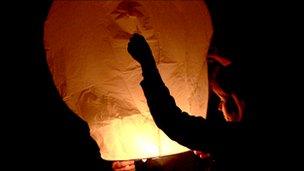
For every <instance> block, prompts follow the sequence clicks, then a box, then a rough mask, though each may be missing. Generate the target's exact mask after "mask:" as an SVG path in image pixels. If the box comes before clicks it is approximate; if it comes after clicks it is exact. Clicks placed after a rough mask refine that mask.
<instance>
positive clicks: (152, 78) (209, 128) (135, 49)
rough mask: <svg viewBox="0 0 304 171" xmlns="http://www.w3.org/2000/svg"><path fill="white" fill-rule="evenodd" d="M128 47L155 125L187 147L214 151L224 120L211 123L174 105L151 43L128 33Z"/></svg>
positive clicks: (220, 136)
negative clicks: (138, 71) (129, 36)
mask: <svg viewBox="0 0 304 171" xmlns="http://www.w3.org/2000/svg"><path fill="white" fill-rule="evenodd" d="M128 51H129V53H130V54H131V55H132V57H133V58H134V59H135V60H136V61H138V62H139V63H140V64H141V67H142V74H143V77H144V79H143V81H142V82H141V83H140V84H141V86H142V89H143V91H144V94H145V97H146V99H147V103H148V106H149V109H150V112H151V114H152V117H153V119H154V121H155V123H156V125H157V126H158V127H159V128H160V129H162V130H163V131H164V132H165V133H166V135H168V136H169V137H170V138H171V139H173V140H174V141H177V142H178V143H180V144H182V145H184V146H187V147H188V148H190V149H194V150H202V151H211V150H212V151H213V149H214V148H217V147H213V146H214V145H216V144H219V142H220V141H223V139H224V138H225V134H226V131H228V130H229V129H227V128H229V126H228V125H227V123H226V122H223V123H222V124H212V123H210V122H209V121H207V120H205V119H204V118H203V117H196V116H191V115H189V114H187V113H186V112H183V111H182V110H181V109H180V108H179V107H178V106H177V105H176V103H175V100H174V98H173V97H172V96H171V95H170V92H169V90H168V88H167V87H166V86H165V84H164V82H163V81H162V79H161V76H160V74H159V72H158V69H157V66H156V63H155V61H154V58H153V55H152V52H151V50H150V47H149V45H148V44H147V42H146V41H145V39H144V38H143V37H142V36H140V35H138V34H135V35H134V36H133V37H131V39H130V42H129V45H128ZM223 128H225V129H223ZM227 135H228V134H227Z"/></svg>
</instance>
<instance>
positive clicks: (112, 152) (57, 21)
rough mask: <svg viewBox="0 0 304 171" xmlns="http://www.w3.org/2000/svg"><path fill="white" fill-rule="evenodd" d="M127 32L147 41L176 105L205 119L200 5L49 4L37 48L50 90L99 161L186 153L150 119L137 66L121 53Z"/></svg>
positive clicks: (205, 28)
mask: <svg viewBox="0 0 304 171" xmlns="http://www.w3.org/2000/svg"><path fill="white" fill-rule="evenodd" d="M135 32H137V33H140V34H142V35H144V36H145V38H146V39H147V41H148V43H149V45H150V47H151V49H152V51H153V54H154V56H155V59H156V62H157V66H158V68H159V71H160V73H161V75H162V78H163V80H164V82H165V84H166V85H167V86H168V88H169V89H170V92H171V95H172V96H173V97H174V98H175V100H176V103H177V105H178V106H179V107H180V108H181V109H182V110H183V111H186V112H188V113H190V114H193V115H194V114H195V115H197V116H203V117H205V113H206V109H207V101H208V78H207V65H206V54H207V50H208V47H209V42H210V38H211V35H212V26H211V19H210V16H209V13H208V10H207V8H206V5H205V4H204V3H203V1H200V0H199V1H195V0H187V1H182V0H176V1H173V0H172V1H170V0H168V1H155V0H150V1H149V0H139V1H136V0H124V1H122V0H113V1H110V0H107V1H103V0H100V1H99V0H98V1H73V0H71V1H68V0H65V1H60V0H56V1H54V2H53V5H52V7H51V10H50V13H49V16H48V19H47V22H46V24H45V49H46V52H47V58H48V64H49V68H50V70H51V73H52V75H53V79H54V81H55V84H56V87H57V88H58V91H59V92H60V94H61V96H62V98H63V99H64V101H65V102H66V103H67V104H68V106H69V107H70V108H71V109H72V110H73V111H74V112H75V113H76V114H77V115H79V116H80V117H81V118H82V119H83V120H85V121H86V122H87V123H88V125H89V127H90V133H91V136H92V137H93V138H94V139H95V141H96V142H97V144H98V146H99V148H100V152H101V156H102V157H103V158H104V159H106V160H127V159H140V158H149V157H157V156H163V155H170V154H175V153H180V152H185V151H187V150H189V149H188V148H186V147H184V146H182V145H179V144H178V143H177V142H175V141H172V140H170V139H169V138H168V137H167V136H166V135H165V134H164V133H163V132H162V131H161V130H159V129H158V128H157V126H156V125H155V123H154V122H153V119H152V116H151V115H150V113H149V108H148V106H147V103H146V99H145V97H144V94H143V91H142V89H141V87H140V85H139V83H140V81H141V80H142V75H141V69H140V66H139V64H138V63H137V62H136V61H134V60H133V59H132V58H131V56H130V55H129V54H128V52H127V44H128V41H129V38H130V36H131V34H132V33H135ZM198 134H199V133H198ZM198 136H203V135H198Z"/></svg>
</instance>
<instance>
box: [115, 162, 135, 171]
mask: <svg viewBox="0 0 304 171" xmlns="http://www.w3.org/2000/svg"><path fill="white" fill-rule="evenodd" d="M112 169H113V170H114V171H135V164H134V160H125V161H115V162H113V163H112Z"/></svg>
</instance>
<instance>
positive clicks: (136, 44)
mask: <svg viewBox="0 0 304 171" xmlns="http://www.w3.org/2000/svg"><path fill="white" fill-rule="evenodd" d="M128 52H129V53H130V55H131V56H132V57H133V59H135V60H136V61H137V62H139V63H140V64H141V66H142V67H149V66H153V65H155V60H154V57H153V55H152V51H151V49H150V46H149V44H148V43H147V41H146V40H145V38H144V37H143V36H142V35H140V34H138V33H135V34H133V35H132V36H131V38H130V41H129V43H128Z"/></svg>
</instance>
